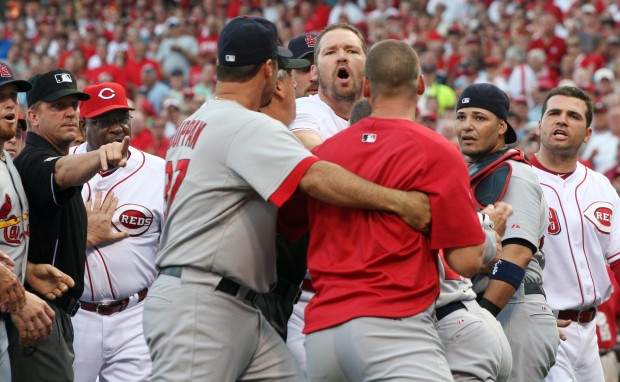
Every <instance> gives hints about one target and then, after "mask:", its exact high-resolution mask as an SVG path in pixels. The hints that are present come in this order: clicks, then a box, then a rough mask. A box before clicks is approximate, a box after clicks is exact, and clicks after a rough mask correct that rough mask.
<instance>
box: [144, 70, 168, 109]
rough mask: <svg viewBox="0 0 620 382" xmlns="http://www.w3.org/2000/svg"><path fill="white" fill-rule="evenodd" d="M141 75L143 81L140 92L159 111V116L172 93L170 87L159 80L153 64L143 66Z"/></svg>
mask: <svg viewBox="0 0 620 382" xmlns="http://www.w3.org/2000/svg"><path fill="white" fill-rule="evenodd" d="M140 75H141V79H142V87H141V88H140V92H141V93H143V94H144V95H146V98H147V99H148V100H149V102H151V104H152V105H153V107H155V110H157V114H159V113H161V111H162V101H163V99H164V97H165V96H166V94H168V92H169V91H170V87H169V86H168V85H166V84H165V83H163V82H162V81H160V80H159V79H157V70H156V69H155V67H154V66H153V65H151V64H146V65H143V66H142V71H141V72H140Z"/></svg>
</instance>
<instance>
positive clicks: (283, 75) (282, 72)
mask: <svg viewBox="0 0 620 382" xmlns="http://www.w3.org/2000/svg"><path fill="white" fill-rule="evenodd" d="M289 71H290V69H289V70H286V69H278V81H284V80H285V79H286V75H287V74H289V75H290V72H289Z"/></svg>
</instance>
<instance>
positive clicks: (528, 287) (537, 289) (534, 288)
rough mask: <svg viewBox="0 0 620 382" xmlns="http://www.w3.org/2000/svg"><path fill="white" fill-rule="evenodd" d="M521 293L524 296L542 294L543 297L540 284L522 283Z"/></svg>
mask: <svg viewBox="0 0 620 382" xmlns="http://www.w3.org/2000/svg"><path fill="white" fill-rule="evenodd" d="M523 292H524V293H525V294H542V295H543V296H545V290H544V289H543V287H542V284H541V283H523Z"/></svg>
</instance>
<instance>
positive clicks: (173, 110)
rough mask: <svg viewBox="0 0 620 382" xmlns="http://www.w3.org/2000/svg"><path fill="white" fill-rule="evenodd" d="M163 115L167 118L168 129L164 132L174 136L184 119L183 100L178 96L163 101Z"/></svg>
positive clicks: (168, 136)
mask: <svg viewBox="0 0 620 382" xmlns="http://www.w3.org/2000/svg"><path fill="white" fill-rule="evenodd" d="M163 109H164V110H163V116H164V118H165V120H166V130H165V132H164V134H165V135H166V137H167V138H172V136H173V135H174V133H175V132H176V131H177V127H179V124H180V123H181V121H182V120H183V119H182V118H181V116H182V115H181V102H179V100H177V99H176V98H166V99H165V100H164V102H163Z"/></svg>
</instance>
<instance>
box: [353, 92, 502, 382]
mask: <svg viewBox="0 0 620 382" xmlns="http://www.w3.org/2000/svg"><path fill="white" fill-rule="evenodd" d="M371 113H372V110H371V108H370V105H369V104H368V100H367V99H365V98H364V99H361V100H359V101H358V102H357V103H356V104H355V106H354V107H353V111H352V112H351V122H352V123H354V121H355V122H357V121H359V120H361V119H362V118H366V117H368V116H370V114H371ZM496 206H497V207H496ZM496 206H494V205H489V206H487V207H485V208H484V210H482V211H481V212H479V213H478V217H479V219H480V224H481V225H482V228H483V229H484V232H485V235H486V240H485V249H484V258H483V263H489V262H492V261H495V260H497V259H496V256H497V251H498V247H499V250H500V251H501V244H499V245H498V243H496V240H497V239H499V237H498V235H497V233H496V231H495V230H494V229H497V230H498V231H497V232H499V233H500V234H503V233H504V230H505V229H506V219H507V218H508V216H510V214H512V207H510V206H509V205H508V204H506V203H504V202H497V203H496ZM495 227H496V228H495ZM500 253H501V252H500ZM439 284H440V289H439V290H440V291H439V297H437V300H436V301H435V314H436V317H437V321H436V322H435V328H436V330H437V334H438V335H439V339H440V340H441V343H442V345H443V347H444V349H445V351H446V359H447V361H448V365H449V367H450V371H451V372H452V376H453V377H454V379H455V380H456V381H466V380H472V378H473V379H475V380H480V381H505V380H506V379H507V378H508V376H509V375H510V370H511V367H512V353H511V351H510V344H509V343H508V339H507V338H506V335H505V334H504V331H503V330H502V327H501V325H500V324H499V323H498V322H497V320H496V319H495V317H493V316H492V315H491V314H490V313H489V312H488V311H487V310H486V309H482V308H481V307H480V305H478V303H477V302H476V293H475V292H474V291H473V289H472V283H471V281H470V279H468V278H465V277H462V276H461V275H459V274H458V273H456V272H455V271H454V270H452V269H450V267H448V265H447V264H446V262H445V258H444V256H443V254H441V255H440V257H439ZM463 333H467V335H462V334H463ZM471 349H477V351H476V352H472V351H471Z"/></svg>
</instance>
